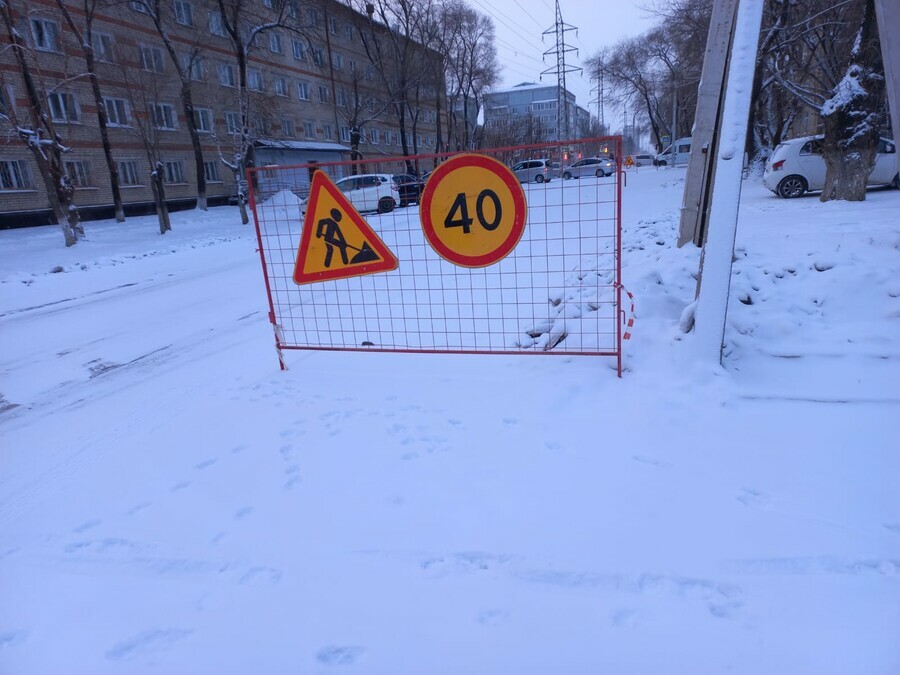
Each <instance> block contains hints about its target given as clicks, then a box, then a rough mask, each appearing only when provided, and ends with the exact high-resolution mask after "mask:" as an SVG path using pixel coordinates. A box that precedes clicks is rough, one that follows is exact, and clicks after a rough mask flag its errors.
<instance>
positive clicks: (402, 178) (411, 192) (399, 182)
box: [393, 173, 425, 206]
mask: <svg viewBox="0 0 900 675" xmlns="http://www.w3.org/2000/svg"><path fill="white" fill-rule="evenodd" d="M393 179H394V185H396V186H397V192H398V193H399V194H400V206H409V205H410V204H418V203H419V199H420V198H421V196H422V190H424V189H425V180H424V179H420V178H416V177H415V176H413V175H412V174H409V173H396V174H394V176H393Z"/></svg>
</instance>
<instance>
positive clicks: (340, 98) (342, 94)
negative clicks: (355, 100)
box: [337, 89, 347, 108]
mask: <svg viewBox="0 0 900 675" xmlns="http://www.w3.org/2000/svg"><path fill="white" fill-rule="evenodd" d="M337 104H338V105H339V106H340V107H341V108H346V107H347V92H346V91H345V90H344V89H338V90H337Z"/></svg>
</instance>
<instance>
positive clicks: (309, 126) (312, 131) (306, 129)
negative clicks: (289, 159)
mask: <svg viewBox="0 0 900 675" xmlns="http://www.w3.org/2000/svg"><path fill="white" fill-rule="evenodd" d="M303 135H304V136H306V137H307V138H315V137H316V123H315V122H304V123H303Z"/></svg>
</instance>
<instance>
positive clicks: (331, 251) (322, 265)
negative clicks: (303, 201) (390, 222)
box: [294, 171, 399, 284]
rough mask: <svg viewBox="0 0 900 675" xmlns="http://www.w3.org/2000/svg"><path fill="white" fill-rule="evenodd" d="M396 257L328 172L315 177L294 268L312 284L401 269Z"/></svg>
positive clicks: (298, 280) (296, 278)
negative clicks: (398, 267)
mask: <svg viewBox="0 0 900 675" xmlns="http://www.w3.org/2000/svg"><path fill="white" fill-rule="evenodd" d="M398 265H399V263H398V261H397V258H396V256H395V255H394V254H393V253H392V252H391V250H390V249H389V248H388V247H387V246H385V244H384V242H383V241H381V238H380V237H379V236H378V235H377V234H375V231H374V230H373V229H372V228H371V227H370V226H369V224H368V223H367V222H366V221H365V220H364V219H363V217H362V216H361V215H359V212H358V211H357V210H356V209H355V208H353V205H352V204H351V203H350V201H349V200H348V199H347V197H346V196H344V193H343V192H341V190H340V188H338V186H337V185H335V184H334V183H333V182H332V180H331V179H330V178H329V177H328V175H327V174H326V173H325V172H324V171H316V172H315V173H314V174H313V180H312V184H311V185H310V188H309V201H308V203H307V206H306V216H305V217H304V219H303V234H302V235H301V236H300V246H299V248H298V249H297V261H296V263H295V264H294V283H296V284H308V283H312V282H315V281H329V280H332V279H345V278H347V277H358V276H361V275H363V274H374V273H375V272H388V271H390V270H395V269H397V266H398Z"/></svg>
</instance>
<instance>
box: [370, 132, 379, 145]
mask: <svg viewBox="0 0 900 675" xmlns="http://www.w3.org/2000/svg"><path fill="white" fill-rule="evenodd" d="M369 140H370V141H371V142H372V145H378V129H370V130H369Z"/></svg>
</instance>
